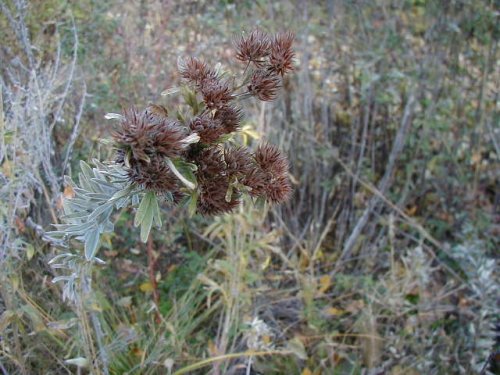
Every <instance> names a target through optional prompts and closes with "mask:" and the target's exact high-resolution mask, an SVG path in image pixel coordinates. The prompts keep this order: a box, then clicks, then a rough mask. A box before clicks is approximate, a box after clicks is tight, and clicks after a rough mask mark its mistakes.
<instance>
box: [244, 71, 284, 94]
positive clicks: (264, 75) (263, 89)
mask: <svg viewBox="0 0 500 375" xmlns="http://www.w3.org/2000/svg"><path fill="white" fill-rule="evenodd" d="M280 86H281V79H280V77H279V76H278V74H277V73H275V72H274V71H266V70H256V71H255V72H254V73H253V74H252V78H251V81H250V83H249V84H248V86H247V88H248V92H249V93H250V94H252V95H254V96H256V97H257V98H259V99H260V100H262V101H271V100H274V99H276V96H277V94H278V89H279V88H280Z"/></svg>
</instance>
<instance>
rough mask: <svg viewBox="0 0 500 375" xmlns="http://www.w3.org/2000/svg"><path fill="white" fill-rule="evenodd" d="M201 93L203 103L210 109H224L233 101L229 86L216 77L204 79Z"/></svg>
mask: <svg viewBox="0 0 500 375" xmlns="http://www.w3.org/2000/svg"><path fill="white" fill-rule="evenodd" d="M200 91H201V95H202V96H203V101H204V102H205V105H206V106H207V108H209V109H218V108H222V107H224V106H225V105H227V103H229V102H230V101H231V100H233V95H232V92H231V89H230V88H229V85H228V84H227V83H226V82H221V81H220V80H219V79H218V78H216V77H209V78H206V79H204V80H203V81H202V82H201V84H200Z"/></svg>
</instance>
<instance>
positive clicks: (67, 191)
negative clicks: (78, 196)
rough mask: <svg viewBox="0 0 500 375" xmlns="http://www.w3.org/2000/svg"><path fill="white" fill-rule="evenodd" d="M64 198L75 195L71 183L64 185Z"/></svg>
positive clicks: (70, 197)
mask: <svg viewBox="0 0 500 375" xmlns="http://www.w3.org/2000/svg"><path fill="white" fill-rule="evenodd" d="M63 195H64V198H66V199H72V198H74V197H75V191H74V190H73V187H72V186H71V185H66V186H65V187H64V191H63Z"/></svg>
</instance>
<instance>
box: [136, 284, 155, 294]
mask: <svg viewBox="0 0 500 375" xmlns="http://www.w3.org/2000/svg"><path fill="white" fill-rule="evenodd" d="M139 289H140V290H141V292H144V293H148V292H152V291H153V289H154V288H153V284H151V283H150V282H149V281H146V282H145V283H142V284H141V285H140V286H139Z"/></svg>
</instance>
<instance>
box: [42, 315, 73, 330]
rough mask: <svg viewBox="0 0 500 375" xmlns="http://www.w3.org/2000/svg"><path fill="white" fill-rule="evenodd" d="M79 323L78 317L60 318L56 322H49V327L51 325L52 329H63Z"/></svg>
mask: <svg viewBox="0 0 500 375" xmlns="http://www.w3.org/2000/svg"><path fill="white" fill-rule="evenodd" d="M77 323H78V319H76V318H71V319H68V320H58V321H55V322H48V323H47V327H49V328H51V329H57V330H63V329H68V328H71V327H73V326H74V325H75V324H77Z"/></svg>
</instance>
